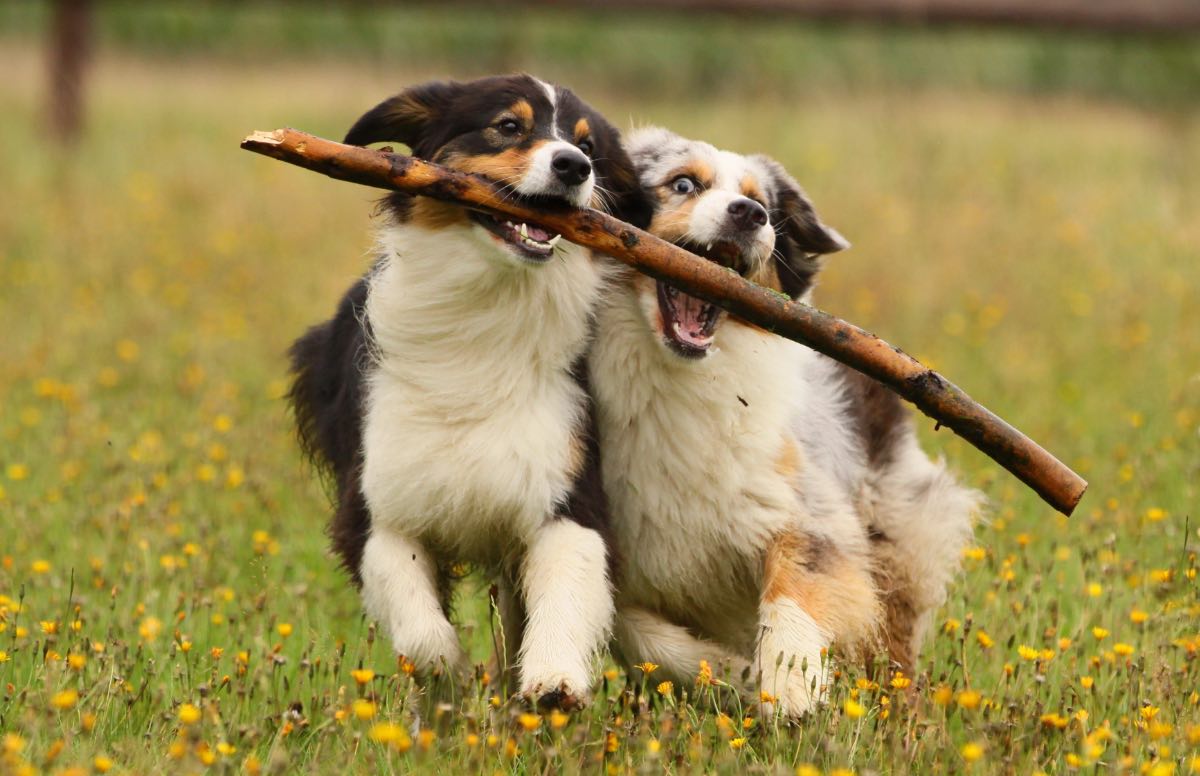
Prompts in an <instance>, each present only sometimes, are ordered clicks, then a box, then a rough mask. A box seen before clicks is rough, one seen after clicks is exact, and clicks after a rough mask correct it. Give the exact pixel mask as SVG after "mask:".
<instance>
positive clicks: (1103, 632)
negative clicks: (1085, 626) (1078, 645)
mask: <svg viewBox="0 0 1200 776" xmlns="http://www.w3.org/2000/svg"><path fill="white" fill-rule="evenodd" d="M1092 636H1093V637H1094V638H1095V639H1096V641H1104V640H1105V639H1106V638H1108V628H1101V627H1100V626H1099V625H1097V626H1096V627H1094V628H1092Z"/></svg>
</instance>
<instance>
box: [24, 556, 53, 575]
mask: <svg viewBox="0 0 1200 776" xmlns="http://www.w3.org/2000/svg"><path fill="white" fill-rule="evenodd" d="M29 570H30V571H32V572H33V573H34V574H49V573H50V561H48V560H40V559H39V560H35V561H34V562H33V563H30V564H29Z"/></svg>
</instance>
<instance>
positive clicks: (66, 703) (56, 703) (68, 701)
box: [50, 690, 79, 711]
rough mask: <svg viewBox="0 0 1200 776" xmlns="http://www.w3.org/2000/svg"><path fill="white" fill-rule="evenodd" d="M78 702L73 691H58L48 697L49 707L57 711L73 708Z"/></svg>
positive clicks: (76, 695)
mask: <svg viewBox="0 0 1200 776" xmlns="http://www.w3.org/2000/svg"><path fill="white" fill-rule="evenodd" d="M78 702H79V693H78V692H77V691H75V690H59V691H58V692H56V693H54V695H52V696H50V705H51V706H53V707H54V708H56V709H58V710H59V711H66V710H67V709H70V708H74V706H75V704H76V703H78Z"/></svg>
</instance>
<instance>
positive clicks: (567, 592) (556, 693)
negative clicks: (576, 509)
mask: <svg viewBox="0 0 1200 776" xmlns="http://www.w3.org/2000/svg"><path fill="white" fill-rule="evenodd" d="M521 592H522V594H523V596H524V599H525V610H526V612H527V617H526V624H525V633H524V636H523V638H522V640H521V651H520V659H519V662H520V666H521V694H522V695H524V696H525V697H527V698H532V699H536V700H537V701H538V703H539V705H543V706H560V707H563V708H572V707H576V706H582V705H586V704H587V702H588V701H589V700H590V697H591V686H592V664H593V662H594V660H595V658H596V655H597V653H598V652H599V651H600V650H601V649H602V648H603V646H604V641H605V638H606V637H607V635H608V632H609V628H610V626H611V624H612V619H613V599H612V590H611V587H610V585H609V580H608V550H607V548H606V547H605V544H604V539H603V538H601V536H600V534H598V533H597V532H596V531H593V530H591V529H590V528H584V527H583V526H581V525H579V524H578V523H574V522H572V521H570V520H565V519H557V520H554V521H553V522H550V523H549V524H547V525H546V526H544V527H543V528H542V529H541V530H539V531H538V533H537V535H536V536H535V537H534V540H533V542H532V544H531V545H530V546H529V548H528V550H527V552H526V554H525V559H524V568H523V569H522V575H521Z"/></svg>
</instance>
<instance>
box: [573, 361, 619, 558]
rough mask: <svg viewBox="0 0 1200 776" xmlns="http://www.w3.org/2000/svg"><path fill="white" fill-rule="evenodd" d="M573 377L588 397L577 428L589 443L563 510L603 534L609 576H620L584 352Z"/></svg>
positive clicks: (576, 364) (576, 365) (589, 378)
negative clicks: (581, 425) (584, 412)
mask: <svg viewBox="0 0 1200 776" xmlns="http://www.w3.org/2000/svg"><path fill="white" fill-rule="evenodd" d="M571 377H572V378H574V379H575V382H576V383H577V384H578V385H579V387H580V388H582V389H583V391H584V393H585V394H586V396H587V397H588V398H587V413H586V415H585V416H584V422H583V428H581V429H579V431H578V432H577V433H579V434H580V435H581V436H582V437H583V441H584V444H585V445H586V447H585V452H584V463H583V468H582V469H581V470H580V472H579V474H578V475H576V477H575V482H574V484H573V486H572V488H571V493H570V495H569V496H568V497H567V503H566V505H565V506H564V507H563V508H562V511H561V513H560V514H561V516H562V517H565V518H567V519H569V520H572V521H574V522H576V523H578V524H579V525H581V526H583V527H584V528H590V529H592V530H593V531H596V532H597V533H599V534H600V536H601V538H603V539H604V545H605V547H606V548H607V549H608V578H609V579H616V578H617V570H618V567H619V563H618V558H617V554H616V542H614V541H613V535H612V525H611V523H610V522H609V511H608V495H607V494H606V493H605V491H604V479H603V477H602V476H601V468H600V435H599V430H598V429H597V426H596V406H595V402H594V401H593V400H592V390H591V377H590V375H589V373H588V363H587V358H586V357H584V356H580V357H579V359H578V360H576V362H575V365H574V366H573V367H572V368H571Z"/></svg>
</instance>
